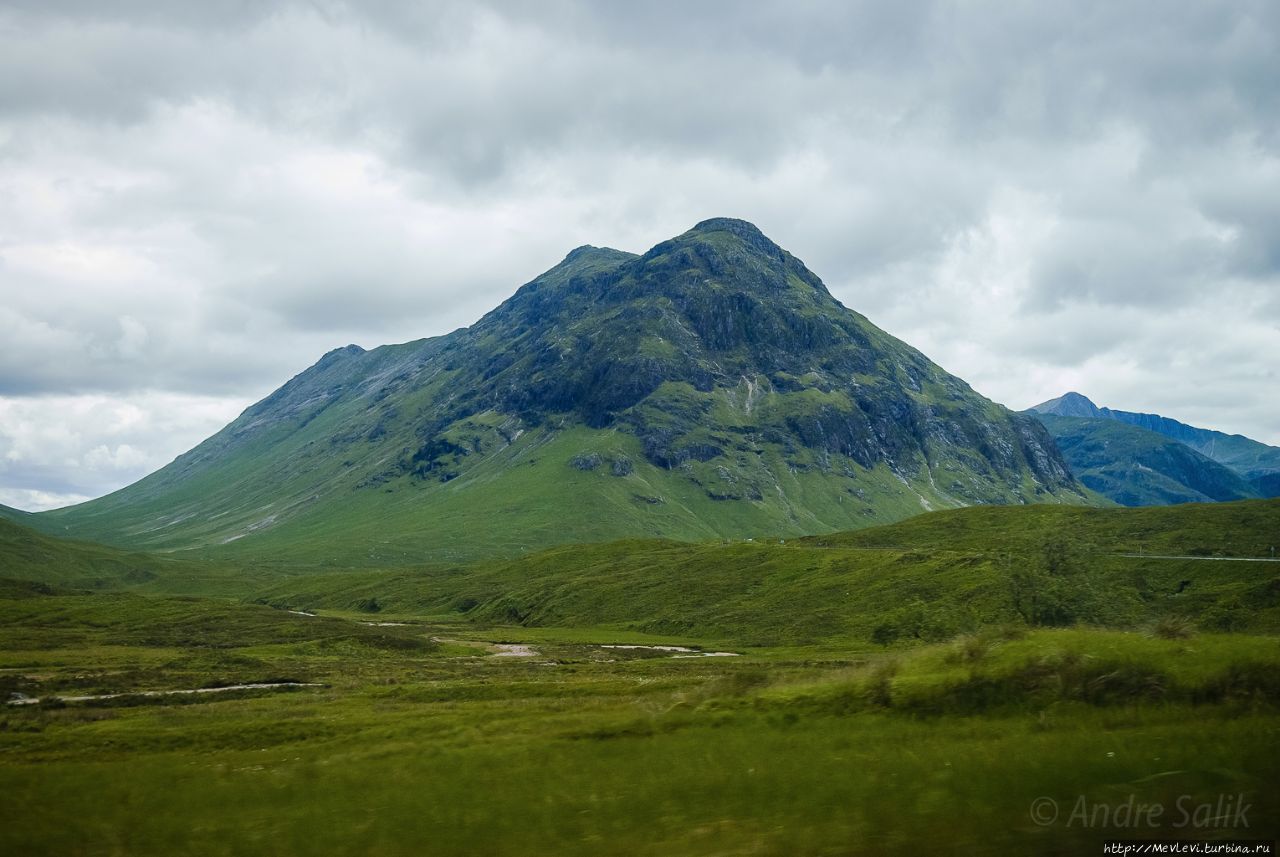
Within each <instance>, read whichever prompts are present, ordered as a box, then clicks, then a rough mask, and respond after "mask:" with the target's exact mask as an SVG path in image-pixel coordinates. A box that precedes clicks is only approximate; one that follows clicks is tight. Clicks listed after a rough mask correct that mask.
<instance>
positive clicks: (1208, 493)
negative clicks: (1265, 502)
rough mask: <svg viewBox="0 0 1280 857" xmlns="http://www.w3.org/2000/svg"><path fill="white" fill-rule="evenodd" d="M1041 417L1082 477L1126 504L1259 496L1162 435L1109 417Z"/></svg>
mask: <svg viewBox="0 0 1280 857" xmlns="http://www.w3.org/2000/svg"><path fill="white" fill-rule="evenodd" d="M1037 416H1038V418H1039V419H1040V421H1041V422H1043V423H1044V425H1045V427H1046V428H1047V429H1049V433H1050V434H1052V435H1053V439H1054V440H1055V441H1056V442H1057V444H1058V448H1059V449H1060V450H1061V451H1062V454H1063V456H1065V457H1066V459H1067V463H1068V464H1070V465H1071V471H1072V473H1074V474H1075V477H1076V479H1078V480H1080V482H1081V483H1083V484H1084V485H1085V486H1086V487H1088V488H1092V489H1093V490H1094V491H1097V492H1098V493H1099V494H1102V495H1103V496H1104V497H1107V498H1108V499H1111V500H1114V501H1115V502H1117V503H1119V504H1121V505H1122V506H1164V505H1170V504H1173V503H1207V502H1223V501H1229V500H1246V499H1251V498H1255V497H1258V496H1259V494H1258V492H1257V490H1256V489H1255V488H1254V486H1252V485H1250V484H1249V483H1248V482H1246V481H1245V480H1244V479H1243V478H1241V477H1240V475H1239V474H1237V473H1236V472H1235V471H1233V470H1231V469H1230V468H1228V467H1226V466H1225V465H1222V464H1219V463H1218V462H1216V461H1214V460H1213V459H1211V458H1208V457H1206V456H1204V455H1201V454H1200V453H1198V452H1196V451H1195V450H1194V449H1192V448H1190V447H1189V446H1187V445H1185V444H1183V443H1180V442H1179V441H1176V440H1173V439H1172V438H1169V437H1165V436H1164V435H1162V434H1157V433H1156V432H1153V431H1148V430H1146V429H1144V428H1140V427H1139V426H1135V425H1129V424H1127V423H1123V422H1120V421H1118V420H1112V419H1106V418H1103V417H1062V416H1056V415H1054V414H1037Z"/></svg>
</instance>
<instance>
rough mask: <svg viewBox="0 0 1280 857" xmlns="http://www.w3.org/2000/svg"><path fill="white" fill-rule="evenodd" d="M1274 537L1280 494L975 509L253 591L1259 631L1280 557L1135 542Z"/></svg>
mask: <svg viewBox="0 0 1280 857" xmlns="http://www.w3.org/2000/svg"><path fill="white" fill-rule="evenodd" d="M1278 542H1280V502H1278V501H1248V502H1242V503H1231V504H1209V505H1185V506H1178V507H1163V508H1149V509H1082V508H1070V507H1053V506H1030V507H992V506H987V507H973V508H969V509H961V510H953V511H942V512H934V513H929V514H924V515H919V516H917V517H915V518H912V519H910V520H907V521H904V522H901V523H899V524H894V525H890V526H883V527H875V528H872V529H866V530H860V531H856V532H851V533H840V534H833V535H827V536H817V537H812V538H806V539H800V540H795V541H788V542H786V543H780V542H778V541H772V542H767V543H766V542H760V541H755V542H742V541H738V542H732V543H707V544H700V545H689V544H680V543H675V542H663V541H630V542H618V543H612V544H602V545H582V546H565V547H560V548H553V549H550V550H547V551H543V552H541V553H538V554H536V555H533V556H530V557H526V558H522V559H519V560H507V561H500V562H487V563H480V564H478V565H475V566H472V567H470V568H467V569H462V568H452V569H450V568H433V569H424V570H421V571H401V572H382V573H377V574H367V573H366V574H345V575H343V574H335V575H323V576H313V577H307V578H295V579H291V580H289V581H286V582H283V583H280V584H276V585H274V586H272V587H269V588H268V589H266V590H265V591H264V592H263V593H262V594H261V595H260V596H259V597H261V598H262V599H263V600H265V601H267V602H269V603H272V604H275V605H276V606H288V607H292V608H294V609H299V608H301V609H331V610H357V609H369V606H370V605H373V606H375V607H376V608H377V609H378V610H379V611H380V612H382V613H384V614H386V615H399V614H406V615H408V614H422V613H428V614H435V615H453V616H455V617H461V616H464V615H465V616H467V617H470V618H471V619H473V620H476V621H482V622H492V623H498V624H506V625H510V624H520V625H525V626H527V627H539V626H557V627H564V626H575V627H599V626H606V627H611V628H615V629H619V630H626V631H638V632H645V633H650V634H664V635H688V636H693V637H699V638H705V639H723V640H731V641H735V642H736V643H738V644H740V645H779V644H803V643H812V642H815V641H820V640H832V639H852V640H857V641H861V642H862V643H867V642H880V643H894V642H904V641H918V640H936V639H946V638H948V637H951V636H954V635H955V634H957V633H962V632H970V631H974V630H977V629H978V628H980V627H982V626H984V625H989V624H992V623H1001V622H1023V621H1029V622H1031V623H1032V624H1049V625H1053V624H1071V623H1073V622H1087V623H1090V624H1101V625H1109V626H1114V627H1135V626H1141V625H1143V624H1145V623H1149V622H1153V621H1156V620H1158V619H1160V618H1162V617H1181V618H1185V619H1187V620H1188V621H1190V622H1192V623H1196V624H1200V625H1202V626H1203V627H1206V628H1216V629H1228V630H1230V629H1254V630H1263V631H1268V632H1275V631H1280V564H1275V565H1272V564H1269V563H1261V562H1260V563H1252V562H1247V563H1246V562H1223V561H1213V560H1196V559H1186V560H1170V559H1160V558H1153V557H1152V556H1151V555H1152V554H1158V555H1192V556H1197V555H1200V556H1206V557H1208V556H1216V555H1224V556H1233V555H1234V556H1248V557H1266V556H1269V555H1270V547H1271V546H1272V545H1275V544H1277V543H1278ZM1139 552H1141V553H1143V554H1144V555H1145V556H1142V557H1136V556H1135V557H1127V556H1121V555H1120V554H1126V553H1135V554H1136V553H1139ZM362 605H363V607H362Z"/></svg>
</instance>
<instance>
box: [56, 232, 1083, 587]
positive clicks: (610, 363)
mask: <svg viewBox="0 0 1280 857" xmlns="http://www.w3.org/2000/svg"><path fill="white" fill-rule="evenodd" d="M1032 502H1056V503H1083V502H1087V500H1086V496H1085V492H1084V491H1083V489H1081V487H1080V486H1079V484H1078V483H1076V481H1075V480H1074V479H1073V477H1072V476H1071V473H1070V471H1069V470H1068V467H1067V465H1066V464H1065V462H1064V460H1063V458H1062V457H1061V455H1060V454H1059V452H1058V450H1057V448H1056V447H1055V445H1054V443H1053V441H1052V439H1051V438H1050V437H1049V435H1048V433H1047V432H1046V431H1045V429H1044V427H1043V426H1042V425H1041V424H1040V423H1039V422H1038V421H1037V420H1035V419H1034V418H1032V417H1030V416H1028V415H1024V414H1017V413H1013V412H1011V411H1009V410H1007V409H1006V408H1004V407H1002V406H1001V405H998V404H996V403H994V402H992V401H990V400H988V399H985V398H983V397H982V396H980V395H978V394H977V393H975V392H974V391H973V390H972V389H971V388H970V387H969V385H968V384H966V383H965V382H964V381H962V380H960V379H959V378H956V377H955V376H953V375H950V374H948V373H947V372H945V371H943V370H942V369H941V368H939V367H938V366H937V365H936V364H934V363H932V362H931V361H930V360H929V359H928V358H926V357H925V356H924V355H923V354H921V353H920V352H919V351H917V350H915V349H913V348H911V347H910V346H908V345H906V344H904V343H903V342H901V341H899V340H897V339H895V338H893V337H892V336H889V335H888V334H886V333H885V332H884V331H881V330H880V329H878V328H876V327H875V326H874V325H872V324H871V323H870V322H869V321H868V320H867V319H866V318H864V317H863V316H861V315H859V314H858V313H856V312H853V311H851V310H849V309H847V308H845V307H844V306H843V305H841V304H840V302H839V301H837V300H836V299H835V298H833V297H832V296H831V294H830V293H829V292H828V291H827V289H826V287H825V286H824V285H823V283H822V281H821V280H820V279H819V278H818V277H817V276H816V275H815V274H813V273H812V272H811V271H810V270H809V269H808V268H807V267H805V265H804V264H803V263H802V262H801V261H800V260H799V259H797V258H795V257H794V256H792V255H791V254H790V253H788V252H787V251H785V250H783V249H782V248H781V247H779V246H778V245H776V244H775V243H773V242H772V241H771V240H769V239H768V238H767V237H765V235H764V234H762V233H761V232H760V230H759V229H757V228H756V227H755V226H753V225H752V224H750V223H747V222H745V221H742V220H732V219H725V218H717V219H714V220H708V221H705V222H703V223H700V224H698V225H697V226H695V227H694V228H693V229H691V230H689V231H688V232H685V233H684V234H683V235H680V236H677V237H675V238H673V239H671V240H669V241H664V242H662V243H661V244H658V245H657V246H656V247H653V248H652V249H651V250H649V251H648V252H647V253H645V254H643V255H635V254H632V253H626V252H622V251H619V250H612V249H607V248H598V247H590V246H588V247H580V248H578V249H576V250H574V251H573V252H571V253H569V254H568V256H566V257H565V259H564V261H562V262H561V263H560V264H559V265H557V266H555V267H554V268H552V269H551V270H549V271H547V272H546V273H545V274H543V275H542V276H540V277H538V278H536V279H535V280H533V281H532V282H530V283H528V284H526V285H524V286H523V287H521V288H520V289H519V290H517V291H516V293H515V294H514V295H513V296H512V297H511V298H509V299H508V300H507V301H505V302H504V303H503V304H501V305H500V306H498V307H497V308H496V309H494V310H493V311H492V312H490V313H488V314H487V315H486V316H484V317H483V318H482V319H480V320H479V321H478V322H477V323H476V324H474V325H472V326H471V327H469V328H465V329H462V330H458V331H455V332H453V333H451V334H448V335H445V336H440V337H435V338H431V339H424V340H419V341H416V342H410V343H405V344H401V345H388V346H383V347H380V348H375V349H373V350H368V351H366V350H365V349H362V348H360V347H357V346H354V345H350V346H347V347H345V348H339V349H336V350H334V351H331V352H330V353H328V354H326V355H325V356H324V357H323V358H321V359H320V361H319V362H317V363H316V364H315V365H314V366H312V367H311V368H310V369H308V370H306V371H305V372H303V373H302V374H300V375H298V376H297V377H295V378H294V379H292V380H291V381H289V382H288V383H287V384H285V385H284V386H283V387H281V388H280V389H279V390H277V391H276V392H275V393H273V394H271V395H270V396H268V397H267V398H265V399H263V400H262V401H261V402H258V403H257V404H255V405H253V406H252V407H250V408H249V409H248V410H246V411H245V412H244V413H243V414H241V416H240V417H239V418H238V419H236V420H235V421H234V422H232V423H231V424H230V425H228V426H227V427H226V428H225V429H223V430H222V431H220V432H219V433H218V434H216V435H214V436H213V437H211V438H210V439H208V440H207V441H205V442H204V443H202V444H200V445H199V446H198V447H196V448H195V449H193V450H192V451H190V452H188V453H186V454H185V455H182V456H180V457H179V458H178V459H177V460H175V461H174V462H173V463H172V464H170V465H169V466H167V467H165V468H163V469H162V470H160V471H158V472H156V473H154V474H152V475H151V476H148V477H147V478H145V479H143V480H141V481H140V482H138V483H136V484H134V485H131V486H129V487H128V488H125V489H123V490H121V491H118V492H116V493H115V494H112V495H109V496H107V497H104V498H101V499H98V500H94V501H91V502H89V503H85V504H82V505H80V506H76V507H71V508H68V509H62V510H57V511H54V512H49V513H44V514H42V515H40V516H37V521H38V525H39V526H42V527H43V528H45V529H49V530H52V531H56V532H58V533H60V534H71V535H75V536H78V537H85V538H93V539H97V540H100V541H105V542H110V543H115V544H119V545H125V546H133V547H147V548H160V549H169V550H172V549H199V550H201V551H208V552H218V553H226V554H236V553H238V552H246V551H252V552H253V553H254V555H255V556H266V557H277V558H280V559H288V558H291V557H292V558H302V557H305V558H306V559H307V560H321V561H332V562H334V563H357V562H363V563H389V562H412V561H419V560H430V559H439V560H452V559H459V558H466V557H468V556H472V555H475V554H477V553H493V554H517V553H520V552H522V551H525V550H531V549H534V548H537V547H545V546H548V545H552V544H558V543H565V542H573V541H598V540H602V539H610V538H619V537H630V536H636V537H667V538H677V539H705V538H715V537H751V536H772V537H785V536H789V535H793V534H806V533H821V532H827V531H832V530H837V529H850V528H856V527H862V526H866V525H869V524H872V523H878V522H886V521H891V520H896V519H901V518H904V517H907V516H909V515H912V514H915V513H918V512H921V511H924V510H928V509H933V508H942V507H954V506H963V505H972V504H980V503H1001V504H1007V503H1032Z"/></svg>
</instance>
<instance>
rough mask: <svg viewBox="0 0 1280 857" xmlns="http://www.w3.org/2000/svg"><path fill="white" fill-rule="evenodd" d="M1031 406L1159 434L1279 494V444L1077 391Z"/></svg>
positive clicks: (1257, 487) (1267, 492)
mask: <svg viewBox="0 0 1280 857" xmlns="http://www.w3.org/2000/svg"><path fill="white" fill-rule="evenodd" d="M1031 410H1032V411H1035V412H1037V413H1041V414H1053V415H1057V416H1066V417H1092V418H1097V419H1109V420H1116V421H1119V422H1122V423H1127V424H1129V425H1134V426H1138V427H1139V428H1143V429H1146V430H1148V431H1153V432H1156V433H1157V434H1162V435H1164V436H1165V437H1169V438H1172V439H1173V440H1176V441H1178V442H1179V443H1182V444H1185V445H1186V446H1189V447H1190V448H1191V449H1194V450H1195V451H1196V452H1198V453H1200V454H1201V455H1204V456H1205V457H1207V458H1211V459H1213V460H1214V461H1216V462H1218V463H1219V464H1222V465H1224V466H1226V467H1228V468H1230V469H1231V470H1233V471H1235V472H1236V473H1237V474H1239V475H1240V476H1241V477H1242V478H1243V479H1244V480H1245V481H1247V482H1249V483H1251V485H1252V486H1253V490H1254V492H1255V493H1257V494H1260V495H1262V496H1265V497H1275V496H1280V447H1275V446H1268V445H1267V444H1265V443H1260V442H1258V441H1256V440H1253V439H1251V438H1247V437H1245V436H1244V435H1239V434H1226V433H1225V432H1220V431H1214V430H1212V429H1203V428H1197V427H1196V426H1191V425H1187V424H1186V423H1181V422H1178V421H1177V420H1174V419H1170V418H1168V417H1162V416H1160V415H1159V414H1142V413H1135V412H1133V411H1117V410H1113V409H1112V408H1100V407H1098V406H1097V405H1095V404H1094V403H1093V402H1091V401H1090V400H1089V399H1088V398H1086V397H1085V396H1082V395H1080V394H1079V393H1067V394H1066V395H1064V396H1059V397H1058V398H1056V399H1050V400H1049V401H1047V402H1042V403H1041V404H1039V405H1036V406H1035V407H1033V408H1031Z"/></svg>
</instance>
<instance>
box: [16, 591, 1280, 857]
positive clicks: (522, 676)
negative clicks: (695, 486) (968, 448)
mask: <svg viewBox="0 0 1280 857" xmlns="http://www.w3.org/2000/svg"><path fill="white" fill-rule="evenodd" d="M0 620H2V621H0V691H3V697H10V696H11V695H21V696H13V697H12V698H13V699H14V700H15V701H22V697H24V696H25V697H28V698H35V699H39V700H40V701H39V702H34V703H26V704H20V705H8V706H5V707H4V708H3V710H0V790H3V794H4V795H5V799H4V801H3V802H0V816H2V818H0V822H2V823H0V852H3V853H6V854H43V853H58V854H131V855H132V854H174V853H184V854H235V855H239V854H276V855H291V854H298V855H321V854H323V855H331V854H415V855H418V854H438V855H452V854H458V855H463V854H467V855H469V854H493V855H539V854H547V855H578V854H580V855H601V854H627V855H680V854H700V855H709V854H717V855H739V854H764V855H768V854H778V855H795V854H832V855H835V854H841V855H843V854H921V853H960V854H1028V853H1035V854H1064V855H1065V854H1102V853H1103V850H1102V848H1103V843H1104V841H1106V840H1108V839H1115V838H1119V839H1152V838H1155V839H1173V840H1181V841H1190V840H1205V839H1221V838H1223V837H1230V838H1236V839H1244V838H1249V839H1257V838H1265V839H1268V840H1274V839H1275V838H1276V836H1277V833H1278V832H1280V790H1278V789H1277V788H1276V786H1275V773H1276V771H1277V770H1280V708H1278V707H1277V706H1278V704H1280V640H1277V638H1275V637H1270V636H1253V635H1245V634H1197V635H1194V636H1187V637H1180V638H1174V639H1164V638H1161V637H1157V636H1152V635H1147V634H1142V633H1136V632H1118V631H1101V630H1090V629H1065V630H1054V631H1045V630H1041V631H1033V632H1025V631H1007V632H999V631H987V632H983V633H981V634H978V635H971V636H967V637H962V638H959V639H956V640H953V641H950V642H945V643H939V644H936V645H931V646H924V647H919V648H914V649H904V650H893V649H888V650H886V649H883V648H876V649H875V651H866V649H867V647H866V646H865V645H864V646H857V645H853V644H850V645H849V646H847V647H846V646H842V645H840V644H837V643H831V644H823V645H814V646H808V647H792V648H767V649H766V648H754V649H753V648H744V647H741V646H735V645H734V644H733V642H732V641H724V640H688V639H677V638H664V637H653V636H644V635H638V634H634V633H627V632H622V631H616V630H609V629H603V628H597V629H591V628H585V629H584V628H576V629H549V628H541V629H528V628H502V627H490V628H483V627H478V626H476V625H473V624H468V623H462V622H457V621H455V622H453V623H449V622H446V621H444V620H442V619H439V618H438V617H437V618H435V619H433V618H431V617H425V618H424V617H418V616H413V615H403V616H393V617H386V616H379V617H378V621H377V622H376V623H374V622H370V621H369V620H368V617H367V616H363V615H358V614H348V615H324V613H323V611H322V612H321V615H319V616H308V615H303V614H301V613H294V614H291V613H287V612H286V611H283V610H272V609H270V608H267V607H262V606H258V605H246V604H238V605H228V604H227V603H225V602H213V601H202V600H198V599H190V598H184V599H169V598H153V597H147V598H143V597H140V596H134V595H122V594H110V593H107V594H98V595H83V594H70V593H68V594H56V593H55V594H47V593H46V594H40V593H38V592H35V591H24V590H22V588H21V587H17V588H15V589H14V590H13V591H9V592H7V593H5V594H4V595H3V597H0ZM1175 636H1176V635H1175ZM606 644H607V645H608V646H609V647H606ZM657 646H666V647H674V646H681V647H684V648H686V649H692V650H693V651H678V650H672V649H664V648H650V647H657ZM707 652H732V653H733V654H734V655H736V656H735V657H730V656H721V657H689V655H698V654H700V653H707ZM290 683H296V684H290ZM241 684H271V685H277V686H274V687H257V688H241V689H229V690H225V691H223V692H219V693H200V694H194V693H192V694H166V695H150V696H141V695H131V694H134V693H136V692H139V691H169V690H179V689H186V690H191V689H197V688H209V687H226V686H229V685H241ZM280 685H284V686H280ZM114 694H124V695H120V696H111V697H110V698H102V699H87V700H80V701H73V702H67V701H60V700H58V699H56V698H54V697H57V696H65V697H73V696H74V697H86V696H107V695H114ZM1224 801H1230V802H1231V804H1230V806H1229V807H1228V808H1227V809H1224V803H1223V802H1224ZM1139 805H1141V806H1146V807H1152V806H1159V807H1161V808H1162V814H1161V815H1160V816H1159V817H1158V818H1157V819H1156V821H1155V823H1154V824H1150V819H1151V816H1150V813H1149V812H1148V814H1147V815H1145V816H1143V821H1144V823H1143V824H1142V825H1141V826H1140V827H1135V826H1134V825H1135V823H1136V822H1135V821H1133V820H1132V819H1133V816H1134V812H1135V810H1134V809H1133V808H1131V809H1129V810H1128V812H1127V813H1126V812H1125V810H1124V808H1125V807H1126V806H1131V807H1136V806H1139ZM1122 816H1123V817H1122ZM1246 824H1247V826H1246Z"/></svg>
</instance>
